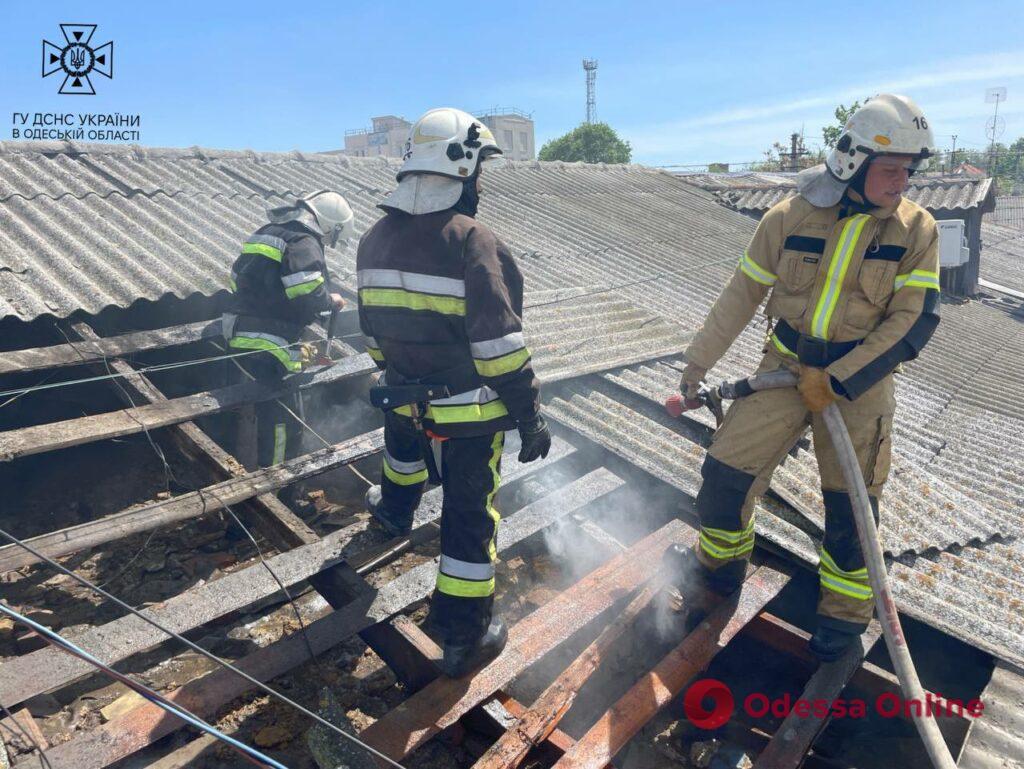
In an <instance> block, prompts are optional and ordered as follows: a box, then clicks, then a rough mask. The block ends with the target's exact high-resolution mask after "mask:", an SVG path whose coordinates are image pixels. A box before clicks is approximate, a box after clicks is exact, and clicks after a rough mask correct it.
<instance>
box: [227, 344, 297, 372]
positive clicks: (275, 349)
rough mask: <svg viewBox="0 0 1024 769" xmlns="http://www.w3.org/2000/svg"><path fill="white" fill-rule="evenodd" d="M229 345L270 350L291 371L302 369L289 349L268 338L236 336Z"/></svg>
mask: <svg viewBox="0 0 1024 769" xmlns="http://www.w3.org/2000/svg"><path fill="white" fill-rule="evenodd" d="M228 347H234V348H236V349H239V350H262V351H263V352H269V353H270V354H271V355H273V356H274V357H275V358H277V359H278V360H279V361H281V365H282V366H284V367H285V368H286V369H288V370H289V371H293V372H295V371H302V363H300V362H299V361H297V360H292V359H291V355H289V353H288V350H286V349H284V348H283V347H281V346H280V345H276V344H274V343H273V342H270V341H267V340H266V339H253V338H252V337H248V336H235V337H232V338H231V340H230V341H229V342H228Z"/></svg>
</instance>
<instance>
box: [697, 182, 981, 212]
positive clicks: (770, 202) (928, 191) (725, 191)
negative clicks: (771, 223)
mask: <svg viewBox="0 0 1024 769" xmlns="http://www.w3.org/2000/svg"><path fill="white" fill-rule="evenodd" d="M682 178H683V179H684V180H685V181H689V179H688V178H687V177H682ZM795 190H796V182H795V181H793V180H783V181H781V182H778V183H775V184H770V183H765V182H763V181H758V182H757V183H753V184H748V185H745V186H742V187H741V186H734V187H721V188H718V189H713V193H714V195H715V197H716V198H717V199H718V200H719V201H720V202H721V203H722V204H723V205H726V206H728V207H729V208H732V209H734V210H736V211H740V212H742V213H745V214H755V215H760V214H763V213H764V212H765V211H767V210H768V209H769V208H771V207H772V206H774V205H775V204H776V203H779V202H781V201H783V200H785V199H786V198H788V197H789V196H790V195H792V194H794V192H795ZM907 197H908V198H909V199H910V200H913V201H914V202H915V203H917V204H918V205H920V206H923V207H924V208H927V209H928V210H929V211H931V212H933V213H937V212H940V211H941V212H955V211H964V212H966V211H968V210H969V209H971V208H977V207H982V208H983V209H984V210H991V209H992V206H993V205H994V199H993V191H992V180H991V179H964V178H960V177H957V178H936V177H928V176H920V177H914V178H912V179H911V180H910V187H909V189H908V190H907Z"/></svg>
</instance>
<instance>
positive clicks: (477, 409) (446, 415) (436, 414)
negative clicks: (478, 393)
mask: <svg viewBox="0 0 1024 769" xmlns="http://www.w3.org/2000/svg"><path fill="white" fill-rule="evenodd" d="M395 410H396V411H399V409H395ZM399 413H401V411H399ZM507 414H508V409H507V408H505V404H504V403H502V402H501V401H500V400H498V401H491V402H490V403H471V404H469V405H468V406H432V405H429V404H428V405H427V419H432V420H433V421H434V422H435V423H436V424H439V425H445V424H451V423H452V422H487V421H490V420H491V419H498V418H500V417H503V416H506V415H507ZM407 416H412V413H411V412H409V413H408V414H407Z"/></svg>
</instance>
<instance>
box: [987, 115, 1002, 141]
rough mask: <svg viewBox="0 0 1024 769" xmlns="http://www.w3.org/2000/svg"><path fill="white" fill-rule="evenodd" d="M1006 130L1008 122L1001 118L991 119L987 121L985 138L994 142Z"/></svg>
mask: <svg viewBox="0 0 1024 769" xmlns="http://www.w3.org/2000/svg"><path fill="white" fill-rule="evenodd" d="M1005 130H1006V121H1005V120H1003V119H1002V118H1001V117H996V116H993V117H990V118H989V119H988V120H986V121H985V136H986V137H988V140H989V141H992V142H994V141H995V140H996V139H998V138H999V137H1000V136H1002V135H1003V132H1004V131H1005Z"/></svg>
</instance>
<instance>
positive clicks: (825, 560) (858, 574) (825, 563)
mask: <svg viewBox="0 0 1024 769" xmlns="http://www.w3.org/2000/svg"><path fill="white" fill-rule="evenodd" d="M818 555H819V556H820V557H821V563H820V564H819V568H823V569H825V570H827V571H829V572H831V573H832V574H835V575H836V576H837V577H845V578H847V579H853V580H856V579H860V578H863V580H862V581H864V582H866V581H867V578H868V568H867V566H865V567H863V568H860V569H855V570H854V571H845V570H844V569H840V568H839V565H838V564H837V563H836V562H835V559H834V558H833V557H832V555H831V554H830V553H829V552H828V550H826V549H825V548H821V550H819V551H818Z"/></svg>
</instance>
